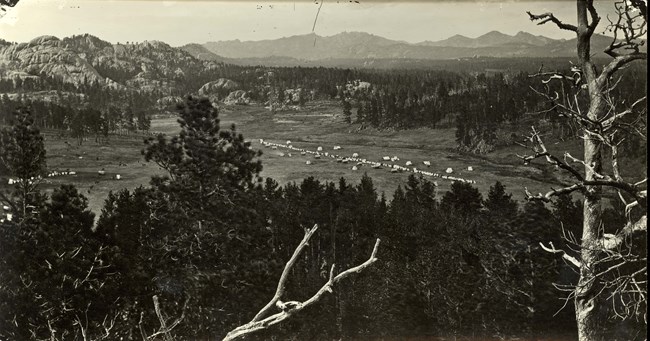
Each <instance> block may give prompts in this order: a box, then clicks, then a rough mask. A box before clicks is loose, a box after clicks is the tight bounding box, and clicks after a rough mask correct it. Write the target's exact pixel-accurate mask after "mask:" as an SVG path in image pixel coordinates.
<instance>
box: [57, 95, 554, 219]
mask: <svg viewBox="0 0 650 341" xmlns="http://www.w3.org/2000/svg"><path fill="white" fill-rule="evenodd" d="M340 112H341V110H340V109H339V108H338V106H337V105H336V104H333V103H331V102H312V103H309V104H308V105H306V106H305V108H304V109H303V110H300V111H286V112H277V113H275V114H273V113H271V112H269V111H268V110H267V109H264V108H262V107H257V106H234V107H223V108H220V111H219V113H220V117H221V125H222V128H228V127H229V126H230V125H231V124H236V126H237V130H238V131H240V132H242V133H243V134H244V137H245V138H246V139H247V140H250V141H251V142H252V144H253V147H254V148H255V149H262V151H263V153H264V154H263V156H262V157H261V160H262V164H263V166H264V170H263V171H262V176H264V177H272V178H274V179H276V180H277V181H278V182H280V183H281V184H285V183H288V182H292V181H296V182H299V181H301V180H302V179H304V178H305V177H308V176H313V177H315V178H317V179H320V180H323V181H338V179H339V178H340V177H345V178H346V179H347V180H348V182H349V183H358V181H359V180H360V178H361V176H362V175H363V174H364V172H367V173H368V174H369V175H370V176H371V177H372V178H373V180H374V183H375V186H376V187H377V188H378V189H379V191H380V192H382V191H383V192H385V194H386V196H387V197H388V198H390V197H391V195H392V193H393V191H394V190H395V189H396V188H397V186H398V185H404V184H405V182H406V179H407V177H408V174H409V173H390V171H389V170H388V169H385V168H384V169H372V168H370V167H365V166H363V167H360V168H359V170H357V171H353V170H352V169H351V168H352V166H353V165H352V164H342V163H337V162H336V161H335V160H333V159H321V160H315V159H314V158H313V157H310V156H301V155H296V154H294V155H293V157H287V156H284V157H283V156H281V153H282V152H285V151H283V150H272V149H270V148H265V147H263V146H262V145H261V144H260V143H259V139H260V138H261V139H265V140H267V141H271V142H278V143H285V142H286V140H291V141H292V143H293V145H295V146H296V147H299V148H305V149H311V150H316V148H317V147H318V146H322V147H323V150H324V151H332V148H333V146H335V145H340V146H341V147H342V150H339V151H337V153H338V154H339V155H345V156H351V155H352V153H355V152H356V153H359V154H360V157H361V158H366V159H368V160H377V161H379V159H380V158H381V157H382V156H398V157H399V158H400V161H398V163H399V164H401V165H404V163H405V162H406V161H412V162H413V164H414V166H415V167H418V168H422V169H424V166H423V165H422V161H425V160H428V161H431V164H432V165H431V168H429V169H427V170H428V171H431V172H436V173H443V172H444V171H445V169H446V168H448V167H451V168H453V169H454V174H453V175H454V176H458V177H462V178H466V179H471V180H475V181H476V184H475V185H474V186H476V187H478V188H479V189H480V190H481V191H482V192H483V193H484V194H485V193H487V190H488V189H489V187H490V186H491V185H493V184H494V182H495V181H497V180H499V181H501V182H502V183H504V184H505V185H506V187H507V189H508V190H509V191H511V192H512V193H513V194H514V196H515V198H517V199H521V198H522V197H523V188H524V186H527V187H528V188H529V189H530V190H531V191H532V192H538V191H546V190H548V188H549V187H550V186H551V185H552V184H553V183H556V182H557V180H556V179H555V176H556V175H557V174H556V172H553V171H549V170H546V169H547V168H548V167H546V166H524V165H522V164H521V161H520V160H519V159H517V157H516V153H524V152H525V150H523V149H522V148H508V149H503V150H499V151H497V152H494V153H491V154H489V155H487V156H476V155H468V154H459V153H458V152H456V151H455V138H454V130H453V129H443V130H441V129H436V130H432V129H416V130H403V131H378V130H375V129H362V130H358V126H355V125H348V124H346V123H344V122H343V118H342V116H341V115H340ZM178 129H179V128H178V123H177V122H176V118H159V119H155V120H153V122H152V128H151V130H152V131H156V132H163V133H167V134H174V133H176V132H177V131H178ZM66 142H68V143H66ZM143 146H144V145H143V142H142V138H141V137H135V136H130V137H129V136H112V137H111V138H110V140H109V141H108V142H107V143H106V144H98V143H96V142H94V141H86V142H84V144H83V145H82V146H77V145H76V144H75V141H74V140H72V139H67V140H66V139H64V138H58V137H56V136H55V135H53V134H48V135H46V147H47V153H48V154H47V155H48V166H49V168H50V169H51V170H66V169H69V170H73V171H76V172H77V175H74V176H61V177H54V178H48V179H47V180H46V183H45V188H46V189H48V190H51V189H52V188H53V187H55V186H58V185H59V184H61V183H69V182H73V183H75V184H76V185H77V186H78V187H79V188H80V190H81V191H82V193H83V194H84V195H86V196H87V197H88V198H89V202H90V207H91V208H92V210H93V211H94V212H96V213H97V214H99V213H100V212H101V207H102V206H103V202H104V200H105V199H106V196H107V194H108V192H109V191H110V190H118V189H120V188H129V189H133V188H135V187H137V186H140V185H147V184H148V182H149V179H150V177H151V176H152V175H155V174H162V171H161V170H160V169H159V168H158V166H156V165H155V164H152V163H146V162H144V159H143V158H142V156H141V153H140V151H141V149H142V147H143ZM554 147H556V148H560V147H562V146H554ZM306 160H311V161H312V164H311V165H306V164H305V161H306ZM468 166H472V167H473V168H474V171H472V172H468V171H466V169H467V167H468ZM99 170H104V171H105V174H104V175H99V174H98V171H99ZM117 174H119V175H120V177H121V179H120V180H116V179H115V175H117ZM432 180H435V181H437V183H438V185H439V187H438V189H439V192H441V193H444V191H446V190H448V189H449V186H450V184H451V182H450V181H448V180H443V179H434V178H432Z"/></svg>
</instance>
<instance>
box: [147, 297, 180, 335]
mask: <svg viewBox="0 0 650 341" xmlns="http://www.w3.org/2000/svg"><path fill="white" fill-rule="evenodd" d="M152 299H153V307H154V310H155V312H156V316H157V317H158V321H159V322H160V328H159V329H158V331H156V332H154V333H153V334H151V335H149V336H146V334H145V332H144V330H143V329H142V323H140V332H141V333H142V338H143V339H144V340H154V339H155V338H156V337H157V336H159V335H162V336H163V339H164V340H166V341H171V340H173V338H172V336H171V335H170V334H169V333H170V332H171V331H172V330H173V329H174V328H176V326H178V324H179V323H181V321H183V319H184V318H185V310H186V309H187V304H188V303H189V301H190V298H189V297H187V298H186V299H185V303H184V304H183V310H182V311H181V316H179V317H178V318H177V319H176V320H174V322H172V323H171V324H170V325H169V326H168V325H167V318H165V316H163V313H162V311H161V309H160V302H159V301H158V295H154V296H153V298H152ZM140 320H141V322H142V315H141V316H140Z"/></svg>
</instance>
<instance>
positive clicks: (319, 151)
mask: <svg viewBox="0 0 650 341" xmlns="http://www.w3.org/2000/svg"><path fill="white" fill-rule="evenodd" d="M259 141H260V143H261V144H262V145H263V146H265V147H268V148H271V149H278V148H284V149H288V150H291V151H294V152H299V153H300V155H308V154H309V155H313V156H314V158H316V159H320V158H330V159H334V160H336V161H337V162H340V163H350V162H352V163H356V164H355V165H354V166H352V170H358V169H359V167H361V166H363V165H368V166H370V167H372V168H374V169H380V168H383V167H386V168H388V169H390V171H391V172H393V173H401V172H412V173H415V174H422V175H426V176H430V177H435V178H441V179H444V180H450V181H459V182H464V183H470V184H475V183H476V181H475V180H471V179H465V178H461V177H457V176H451V175H448V174H451V173H453V169H452V168H447V169H446V170H445V173H444V174H440V173H434V172H429V171H426V170H421V169H418V168H417V167H412V166H413V162H411V161H407V162H406V163H405V165H406V167H405V166H400V165H397V164H391V163H388V162H381V161H379V162H377V161H371V160H368V159H365V158H361V157H359V153H352V156H342V155H338V154H334V153H330V152H325V151H324V150H323V147H322V146H319V147H317V148H316V151H313V150H308V149H304V148H298V147H295V146H294V145H293V144H292V143H291V141H287V143H285V144H281V143H274V142H268V141H265V140H264V139H260V140H259ZM341 149H342V148H341V146H334V148H333V150H341ZM280 155H282V156H285V155H286V156H290V157H291V156H293V154H292V153H291V152H288V153H287V154H284V153H281V154H280ZM382 161H389V162H396V161H399V158H398V157H397V156H393V157H390V156H384V157H383V158H382ZM305 164H307V165H311V164H312V162H311V161H310V160H307V161H305ZM422 164H423V165H424V166H426V167H430V166H431V162H430V161H423V162H422ZM467 170H468V171H473V170H474V169H473V168H472V167H471V166H470V167H467ZM434 184H436V183H435V182H434ZM436 185H437V184H436Z"/></svg>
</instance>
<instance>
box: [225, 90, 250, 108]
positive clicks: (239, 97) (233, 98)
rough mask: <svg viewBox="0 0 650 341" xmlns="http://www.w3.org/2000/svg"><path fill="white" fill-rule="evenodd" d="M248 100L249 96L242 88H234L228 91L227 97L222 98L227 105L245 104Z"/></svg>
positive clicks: (248, 102)
mask: <svg viewBox="0 0 650 341" xmlns="http://www.w3.org/2000/svg"><path fill="white" fill-rule="evenodd" d="M250 102H251V99H250V96H249V95H248V93H247V92H246V91H244V90H235V91H233V92H231V93H229V94H228V97H226V99H224V100H223V103H224V104H228V105H247V104H250Z"/></svg>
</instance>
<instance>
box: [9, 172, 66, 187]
mask: <svg viewBox="0 0 650 341" xmlns="http://www.w3.org/2000/svg"><path fill="white" fill-rule="evenodd" d="M66 175H77V172H75V171H69V170H67V171H51V172H49V173H47V174H46V177H48V178H53V177H55V176H66ZM42 179H43V178H42V177H41V176H32V177H31V178H29V179H27V182H28V183H30V184H31V183H34V182H36V181H39V180H42ZM19 182H20V179H12V178H9V179H8V180H7V183H8V184H9V185H13V184H18V183H19Z"/></svg>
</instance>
